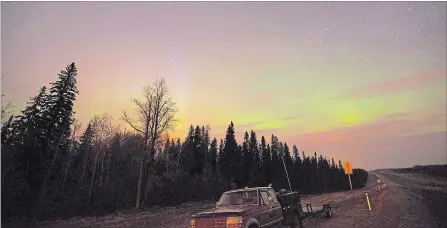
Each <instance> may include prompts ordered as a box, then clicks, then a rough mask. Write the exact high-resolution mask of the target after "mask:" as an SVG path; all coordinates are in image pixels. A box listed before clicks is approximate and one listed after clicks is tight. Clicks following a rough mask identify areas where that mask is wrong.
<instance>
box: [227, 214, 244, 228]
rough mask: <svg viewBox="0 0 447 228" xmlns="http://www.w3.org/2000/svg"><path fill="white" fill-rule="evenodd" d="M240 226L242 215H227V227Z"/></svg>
mask: <svg viewBox="0 0 447 228" xmlns="http://www.w3.org/2000/svg"><path fill="white" fill-rule="evenodd" d="M241 226H242V217H241V216H234V217H228V218H227V227H228V228H230V227H231V228H233V227H234V228H236V227H241Z"/></svg>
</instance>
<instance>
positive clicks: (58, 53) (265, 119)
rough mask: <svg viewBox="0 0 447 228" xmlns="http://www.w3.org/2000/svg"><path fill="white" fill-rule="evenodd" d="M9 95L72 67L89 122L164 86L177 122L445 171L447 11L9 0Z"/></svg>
mask: <svg viewBox="0 0 447 228" xmlns="http://www.w3.org/2000/svg"><path fill="white" fill-rule="evenodd" d="M1 7H2V8H1V32H2V34H1V42H2V43H1V57H2V58H1V72H2V73H7V76H6V77H5V78H4V79H2V82H1V83H2V85H1V87H2V93H5V94H6V96H5V98H4V99H5V100H7V101H11V102H12V103H13V104H14V105H15V106H16V112H18V111H19V110H21V109H22V108H23V107H24V105H25V104H26V102H27V101H28V98H29V97H31V96H34V95H35V94H36V93H37V91H38V89H39V87H41V86H43V85H46V84H47V83H49V82H51V81H53V80H55V79H56V77H57V76H56V75H57V73H58V72H59V71H60V70H61V69H63V68H64V67H65V66H66V65H67V64H69V63H70V62H72V61H74V62H76V65H77V66H78V70H79V77H78V83H79V84H78V88H79V91H80V94H79V96H78V98H77V101H76V104H75V109H76V112H77V113H76V118H77V119H79V120H80V121H81V122H82V123H83V124H84V125H86V123H87V122H88V121H89V119H90V118H92V117H93V115H95V114H101V113H104V112H107V113H108V114H110V115H112V116H113V117H114V118H115V120H116V122H117V123H118V124H121V125H123V126H124V123H123V122H121V121H120V120H119V118H120V117H121V111H122V110H131V109H132V108H133V106H132V103H131V102H130V99H131V98H132V97H138V96H140V90H141V87H142V86H143V85H145V84H149V83H151V82H152V81H154V80H155V78H156V77H158V76H163V77H166V79H167V82H168V85H169V87H170V90H171V92H172V93H171V95H172V96H173V98H174V99H175V100H176V101H177V104H178V108H179V114H178V118H179V119H180V120H181V124H180V126H178V127H177V129H176V130H175V132H173V133H172V134H173V135H174V136H176V137H177V136H178V137H181V138H182V139H183V138H184V137H185V135H186V131H187V128H188V126H189V125H190V124H194V125H196V124H198V125H205V124H209V125H210V126H211V131H212V135H213V136H216V137H217V138H219V139H220V138H222V136H223V135H224V133H225V130H226V127H227V126H228V124H229V123H230V121H234V123H235V128H236V133H237V137H238V139H239V140H240V139H241V138H242V135H243V132H244V131H245V130H251V129H253V130H255V132H256V133H257V134H258V137H260V135H264V136H266V137H267V138H268V139H269V140H270V136H271V134H275V135H277V136H278V137H279V139H280V140H281V141H285V142H287V143H288V144H289V145H292V144H296V145H297V147H298V148H299V149H300V151H301V150H304V151H305V152H306V153H307V154H308V155H310V154H311V153H313V151H316V152H317V153H319V154H320V153H321V154H323V155H324V156H327V157H329V158H330V157H334V158H340V159H342V160H350V161H351V162H352V163H353V166H354V167H363V168H366V169H375V168H383V167H403V166H412V165H415V164H433V163H446V162H447V149H446V147H447V146H446V137H447V135H446V121H447V119H446V115H447V112H446V104H447V101H446V83H447V82H446V74H447V70H446V61H447V58H446V52H447V50H446V42H447V40H446V29H447V28H446V24H447V23H446V16H447V15H446V2H45V3H44V2H2V3H1Z"/></svg>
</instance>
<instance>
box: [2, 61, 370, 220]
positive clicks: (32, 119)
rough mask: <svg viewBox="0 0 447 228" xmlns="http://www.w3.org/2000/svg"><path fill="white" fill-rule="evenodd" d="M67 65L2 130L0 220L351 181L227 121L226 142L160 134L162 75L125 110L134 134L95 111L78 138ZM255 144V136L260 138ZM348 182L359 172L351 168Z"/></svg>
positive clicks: (201, 129) (169, 119) (164, 105)
mask: <svg viewBox="0 0 447 228" xmlns="http://www.w3.org/2000/svg"><path fill="white" fill-rule="evenodd" d="M76 78H77V69H76V66H75V64H74V63H72V64H70V65H68V66H67V67H66V68H65V70H63V71H61V73H60V74H59V75H58V79H57V80H56V82H54V83H52V84H51V85H52V86H51V88H50V89H49V90H47V89H46V87H42V88H41V89H40V90H39V92H38V93H37V96H36V97H34V98H32V99H31V101H30V102H29V103H28V105H27V107H25V109H24V110H23V111H22V113H21V114H20V115H18V116H12V117H11V118H9V119H8V121H7V122H6V124H5V125H3V126H2V161H1V162H2V164H1V165H2V167H1V168H2V170H1V171H2V183H1V184H2V218H3V219H4V220H5V221H11V220H17V219H25V218H28V219H33V220H36V219H51V218H54V217H70V216H83V215H92V214H95V215H98V214H103V213H110V212H112V211H115V210H121V209H130V208H133V207H136V208H137V209H140V208H147V207H151V206H153V205H176V204H179V203H181V202H185V201H191V200H207V199H216V198H217V197H219V195H220V194H221V193H222V192H223V191H226V190H228V189H230V188H231V187H232V186H231V184H232V183H233V182H234V183H237V184H238V185H239V187H245V186H267V185H268V184H270V183H272V184H273V187H274V188H275V189H282V188H285V189H288V188H289V183H288V180H287V178H286V174H285V170H284V166H285V168H286V169H287V171H288V174H289V178H290V183H291V186H292V189H293V190H298V191H300V192H302V193H315V192H330V191H342V190H348V189H349V183H348V181H347V178H346V175H345V174H344V170H343V168H342V165H341V163H342V162H341V161H340V160H339V162H338V164H336V160H335V159H334V158H332V159H330V160H328V159H327V158H326V157H323V155H321V154H320V155H317V153H316V152H314V153H313V155H312V156H311V157H309V156H306V155H305V153H304V151H302V153H301V155H300V152H299V150H298V148H297V147H296V146H295V145H293V146H290V145H289V144H287V143H286V142H281V141H280V140H279V138H278V137H277V136H275V135H271V136H270V137H269V138H270V141H267V140H266V138H265V137H264V136H259V135H257V134H256V132H255V131H253V130H251V131H246V132H245V134H244V140H243V141H242V142H240V143H238V142H237V140H236V134H235V125H234V123H233V122H230V124H229V126H228V128H227V131H226V135H225V137H224V139H220V140H219V139H217V138H213V137H211V133H210V132H211V129H210V127H209V126H199V125H196V126H195V127H194V126H193V125H191V126H190V128H189V131H188V134H187V135H186V138H184V140H183V142H182V140H181V139H180V138H177V139H174V138H170V137H169V135H168V134H167V133H169V131H170V130H172V129H173V127H174V126H175V123H176V120H175V112H176V109H175V103H174V102H173V101H172V99H171V97H169V95H168V87H167V83H166V81H165V80H164V79H160V80H157V81H155V82H154V83H153V84H151V85H150V86H147V87H145V88H144V90H143V97H144V98H143V99H142V100H138V99H134V100H133V103H134V104H135V106H136V108H137V109H136V110H137V111H136V113H135V117H136V119H135V120H134V119H131V118H130V116H129V115H128V114H127V113H126V112H123V119H124V120H125V121H126V122H127V123H128V125H129V126H130V128H131V130H132V132H127V131H124V132H123V131H120V130H118V129H117V128H116V127H115V126H114V125H113V124H112V117H111V116H108V115H98V116H94V117H93V118H92V119H91V121H90V122H89V123H88V124H87V126H86V129H85V131H84V132H83V133H82V135H81V136H80V137H78V136H77V134H78V133H77V132H78V131H79V123H78V124H75V120H74V118H73V114H74V112H73V104H74V102H75V99H76V95H77V94H78V90H77V85H76ZM258 140H259V141H258ZM353 171H354V174H353V175H352V177H351V178H352V180H353V187H354V188H361V187H363V186H364V184H365V183H366V181H367V178H368V175H367V172H366V171H364V170H362V169H354V170H353Z"/></svg>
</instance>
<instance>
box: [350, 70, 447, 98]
mask: <svg viewBox="0 0 447 228" xmlns="http://www.w3.org/2000/svg"><path fill="white" fill-rule="evenodd" d="M443 78H446V72H428V73H424V74H416V75H412V76H409V77H401V78H397V79H393V80H388V81H383V82H379V83H374V84H369V85H365V86H361V87H359V88H356V89H353V90H351V91H350V92H348V93H347V94H345V95H344V97H366V96H380V95H384V94H393V93H401V92H405V91H409V90H413V89H417V88H421V87H424V86H427V85H428V84H430V83H434V82H437V81H439V80H441V79H443Z"/></svg>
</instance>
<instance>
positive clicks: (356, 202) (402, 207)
mask: <svg viewBox="0 0 447 228" xmlns="http://www.w3.org/2000/svg"><path fill="white" fill-rule="evenodd" d="M370 176H371V177H372V178H371V180H374V181H373V182H371V181H370V183H369V186H367V187H366V188H365V189H363V190H358V191H356V192H355V193H353V197H352V198H351V199H348V200H345V201H341V202H339V203H336V204H335V205H334V207H335V208H336V209H335V210H334V217H333V218H332V219H329V220H327V219H326V220H325V219H313V220H310V221H308V222H306V223H305V224H304V227H305V228H310V227H312V228H329V227H331V228H342V227H352V228H436V227H439V228H444V227H447V180H445V179H444V180H443V179H437V178H433V177H430V176H427V175H421V174H400V173H394V172H392V171H378V172H373V173H372V175H370ZM376 178H379V179H380V180H381V181H382V182H383V183H385V184H386V189H385V190H384V191H383V193H382V194H379V193H378V191H377V187H375V186H374V184H373V183H374V182H375V179H376ZM362 191H363V192H362ZM366 191H368V192H369V195H370V196H371V204H372V210H371V211H369V210H367V204H366V200H365V197H364V193H365V192H366Z"/></svg>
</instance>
